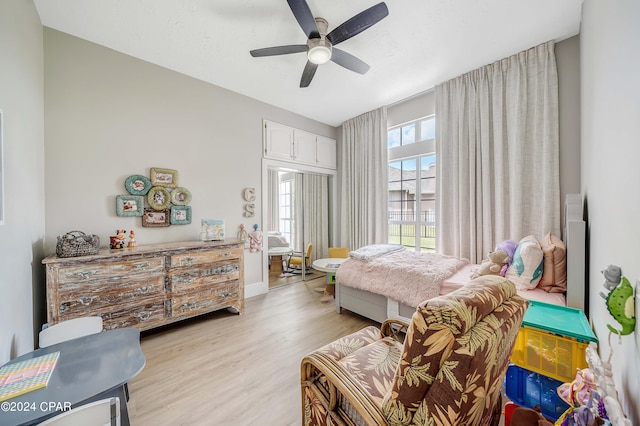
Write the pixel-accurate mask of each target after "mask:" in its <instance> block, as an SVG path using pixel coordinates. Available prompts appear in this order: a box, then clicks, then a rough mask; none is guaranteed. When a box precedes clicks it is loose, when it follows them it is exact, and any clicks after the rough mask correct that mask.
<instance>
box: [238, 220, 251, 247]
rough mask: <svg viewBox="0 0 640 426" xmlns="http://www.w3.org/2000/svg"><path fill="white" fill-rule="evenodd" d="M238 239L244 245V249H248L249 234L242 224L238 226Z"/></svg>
mask: <svg viewBox="0 0 640 426" xmlns="http://www.w3.org/2000/svg"><path fill="white" fill-rule="evenodd" d="M238 239H239V240H240V241H242V243H243V244H244V248H249V234H247V230H246V229H245V228H244V223H241V224H240V230H239V231H238Z"/></svg>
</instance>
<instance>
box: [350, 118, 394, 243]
mask: <svg viewBox="0 0 640 426" xmlns="http://www.w3.org/2000/svg"><path fill="white" fill-rule="evenodd" d="M341 140H342V146H341V156H340V159H339V161H340V162H339V171H340V185H339V188H338V190H339V197H340V198H339V199H340V246H342V247H348V248H349V249H351V250H355V249H357V248H358V247H362V246H365V245H368V244H375V243H386V242H387V167H388V165H387V110H386V108H380V109H377V110H375V111H371V112H368V113H365V114H362V115H360V116H358V117H356V118H353V119H351V120H348V121H346V122H345V123H343V124H342V128H341Z"/></svg>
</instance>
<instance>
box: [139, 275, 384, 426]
mask: <svg viewBox="0 0 640 426" xmlns="http://www.w3.org/2000/svg"><path fill="white" fill-rule="evenodd" d="M324 285H325V281H324V276H322V277H320V278H319V279H317V280H313V281H307V282H299V283H296V284H291V285H287V286H283V287H280V288H278V289H275V290H272V291H270V292H269V293H268V294H266V295H261V296H256V297H252V298H250V299H247V300H246V306H245V313H244V314H243V315H236V314H233V313H231V312H228V311H226V310H225V311H221V312H216V313H213V314H211V315H207V316H204V317H200V318H197V319H195V320H190V321H183V322H181V323H178V324H174V325H172V326H169V327H166V328H163V329H161V330H157V331H151V332H146V333H143V335H142V338H141V344H142V350H143V352H144V354H145V357H146V360H147V363H146V366H145V368H144V370H143V371H142V372H141V373H140V374H139V375H138V376H137V377H136V378H135V379H134V380H133V381H132V382H130V383H129V390H130V392H131V399H130V401H129V411H130V419H131V424H132V425H133V426H146V425H156V426H162V425H172V426H174V425H190V426H191V425H193V426H197V425H207V426H208V425H223V426H226V425H234V426H235V425H238V426H245V425H261V426H262V425H277V426H281V425H300V424H301V418H302V416H301V397H300V361H301V359H302V358H303V357H304V356H305V355H306V354H307V353H309V352H311V351H313V350H314V349H316V348H319V347H320V346H322V345H325V344H327V343H329V342H331V341H333V340H335V339H337V338H338V337H341V336H344V335H346V334H349V333H351V332H353V331H356V330H359V329H361V328H362V327H364V326H366V325H369V324H375V323H373V322H371V321H370V320H367V319H365V318H363V317H360V316H358V315H355V314H352V313H350V312H347V311H345V312H343V313H342V314H337V313H336V312H335V306H334V304H333V303H322V302H321V301H320V300H321V298H322V293H319V292H317V291H315V290H314V287H318V286H323V287H324Z"/></svg>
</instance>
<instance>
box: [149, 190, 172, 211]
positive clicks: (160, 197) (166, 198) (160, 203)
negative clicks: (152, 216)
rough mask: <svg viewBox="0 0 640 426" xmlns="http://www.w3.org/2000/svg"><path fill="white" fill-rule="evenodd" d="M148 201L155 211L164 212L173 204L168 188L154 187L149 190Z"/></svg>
mask: <svg viewBox="0 0 640 426" xmlns="http://www.w3.org/2000/svg"><path fill="white" fill-rule="evenodd" d="M147 201H148V202H149V205H150V206H151V208H152V209H154V210H164V209H166V208H167V207H169V204H171V194H169V191H167V189H166V188H163V187H161V186H154V187H153V188H151V189H150V190H149V194H148V195H147Z"/></svg>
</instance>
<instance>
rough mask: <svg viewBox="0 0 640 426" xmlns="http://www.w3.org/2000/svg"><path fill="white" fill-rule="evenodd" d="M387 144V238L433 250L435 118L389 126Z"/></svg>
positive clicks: (395, 242) (405, 244)
mask: <svg viewBox="0 0 640 426" xmlns="http://www.w3.org/2000/svg"><path fill="white" fill-rule="evenodd" d="M416 135H418V137H416ZM387 146H388V148H389V176H388V179H389V181H388V198H389V201H388V220H389V236H388V241H389V243H391V244H402V245H404V246H405V247H407V248H412V249H414V250H416V251H435V241H436V239H435V230H436V228H435V226H436V217H435V207H436V206H435V203H436V154H435V117H434V116H430V117H426V118H421V119H418V120H416V121H414V122H411V123H407V124H403V125H401V126H396V127H392V128H390V129H389V130H388V145H387Z"/></svg>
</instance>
